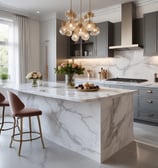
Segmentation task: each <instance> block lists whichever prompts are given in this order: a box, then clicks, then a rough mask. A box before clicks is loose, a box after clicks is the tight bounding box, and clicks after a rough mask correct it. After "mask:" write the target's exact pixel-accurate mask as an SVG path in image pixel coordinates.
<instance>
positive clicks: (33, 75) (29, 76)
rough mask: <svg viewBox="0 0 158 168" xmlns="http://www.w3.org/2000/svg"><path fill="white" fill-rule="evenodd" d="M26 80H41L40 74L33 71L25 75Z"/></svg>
mask: <svg viewBox="0 0 158 168" xmlns="http://www.w3.org/2000/svg"><path fill="white" fill-rule="evenodd" d="M26 79H42V74H41V73H40V72H37V71H33V72H30V73H28V74H27V75H26Z"/></svg>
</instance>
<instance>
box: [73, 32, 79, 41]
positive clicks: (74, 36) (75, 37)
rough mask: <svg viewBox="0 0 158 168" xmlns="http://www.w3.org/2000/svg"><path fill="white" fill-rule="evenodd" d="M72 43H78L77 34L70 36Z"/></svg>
mask: <svg viewBox="0 0 158 168" xmlns="http://www.w3.org/2000/svg"><path fill="white" fill-rule="evenodd" d="M71 39H72V41H78V40H79V35H78V34H77V33H75V32H74V33H73V34H72V36H71Z"/></svg>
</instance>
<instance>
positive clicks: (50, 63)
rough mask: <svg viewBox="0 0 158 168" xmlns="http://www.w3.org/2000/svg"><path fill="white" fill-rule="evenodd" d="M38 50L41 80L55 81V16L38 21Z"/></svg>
mask: <svg viewBox="0 0 158 168" xmlns="http://www.w3.org/2000/svg"><path fill="white" fill-rule="evenodd" d="M40 52H41V53H40V57H41V63H40V66H41V72H42V74H43V80H49V81H55V79H56V77H55V74H54V68H55V67H56V61H57V60H56V16H53V17H52V18H49V19H47V20H44V21H41V22H40ZM47 69H48V70H47ZM47 71H48V72H47ZM47 73H48V79H47Z"/></svg>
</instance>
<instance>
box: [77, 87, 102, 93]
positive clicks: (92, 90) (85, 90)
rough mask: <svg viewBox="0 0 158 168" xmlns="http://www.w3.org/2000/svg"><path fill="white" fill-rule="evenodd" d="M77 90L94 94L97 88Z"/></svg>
mask: <svg viewBox="0 0 158 168" xmlns="http://www.w3.org/2000/svg"><path fill="white" fill-rule="evenodd" d="M77 90H78V91H80V92H95V91H98V90H99V88H94V89H80V88H78V89H77Z"/></svg>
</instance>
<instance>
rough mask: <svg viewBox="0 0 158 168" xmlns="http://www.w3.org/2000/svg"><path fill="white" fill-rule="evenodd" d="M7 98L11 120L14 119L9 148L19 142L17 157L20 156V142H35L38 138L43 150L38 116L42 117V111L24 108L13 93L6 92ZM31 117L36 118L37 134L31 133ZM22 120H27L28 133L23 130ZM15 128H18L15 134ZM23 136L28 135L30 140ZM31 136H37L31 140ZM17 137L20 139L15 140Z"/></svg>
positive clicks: (35, 132)
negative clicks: (11, 115)
mask: <svg viewBox="0 0 158 168" xmlns="http://www.w3.org/2000/svg"><path fill="white" fill-rule="evenodd" d="M8 98H9V104H10V107H11V111H12V114H13V118H14V128H13V134H12V136H11V142H10V147H12V143H13V141H17V142H20V145H19V152H18V155H19V156H20V154H21V147H22V142H26V141H32V140H36V139H39V138H40V139H41V142H42V146H43V148H44V141H43V136H42V129H41V124H40V117H39V116H40V115H42V111H41V110H39V109H35V108H28V107H25V105H24V104H23V102H22V101H21V100H20V98H19V97H18V96H17V95H16V94H14V93H13V92H10V91H8ZM31 117H37V121H38V126H39V132H37V131H32V125H31ZM24 118H28V119H29V131H24V130H23V119H24ZM19 121H20V122H19ZM16 126H18V128H19V132H18V133H15V127H16ZM23 134H30V136H29V137H30V138H27V139H24V138H23ZM32 134H37V135H38V136H37V137H35V138H33V137H32ZM17 136H20V138H17Z"/></svg>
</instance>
